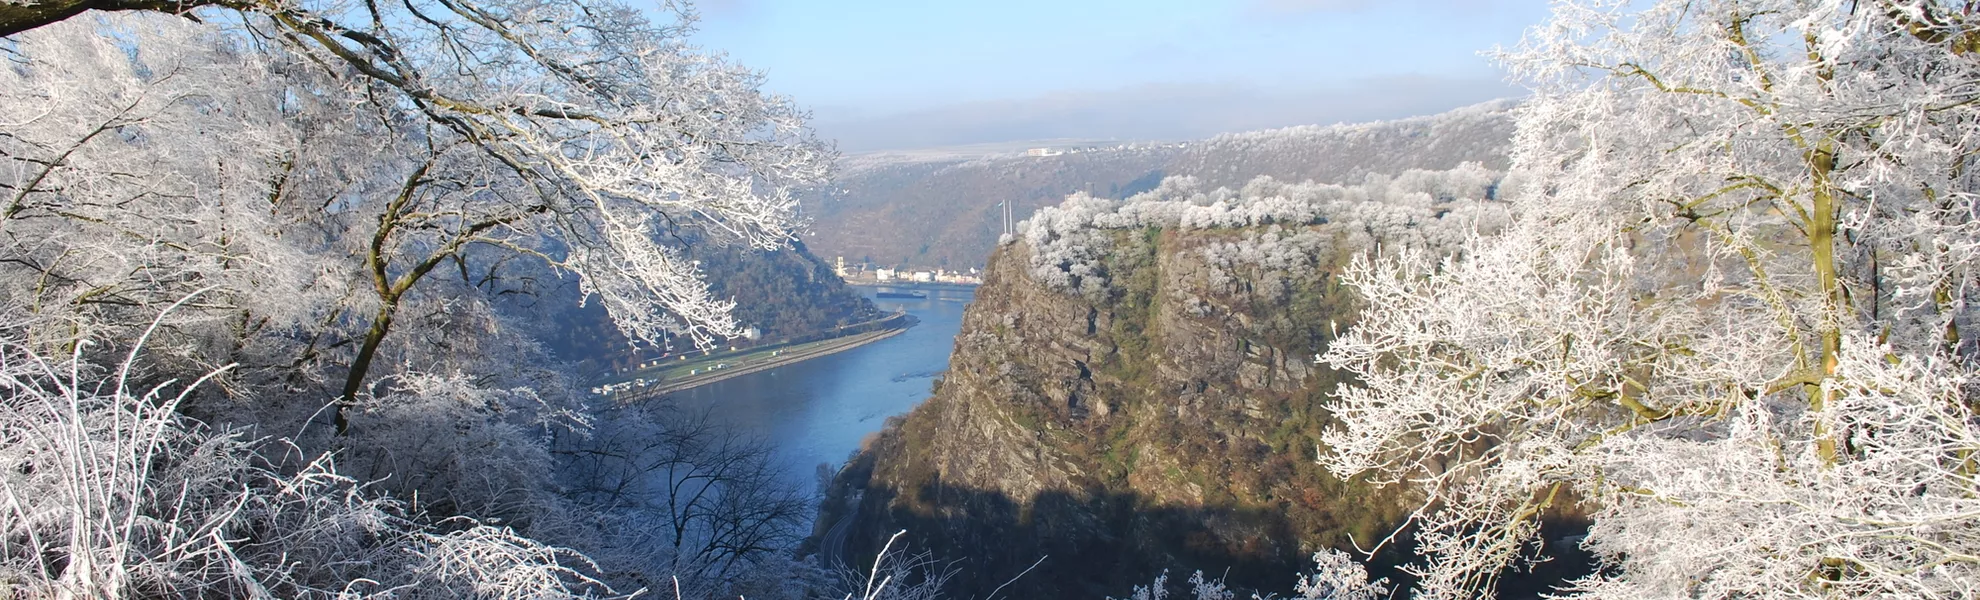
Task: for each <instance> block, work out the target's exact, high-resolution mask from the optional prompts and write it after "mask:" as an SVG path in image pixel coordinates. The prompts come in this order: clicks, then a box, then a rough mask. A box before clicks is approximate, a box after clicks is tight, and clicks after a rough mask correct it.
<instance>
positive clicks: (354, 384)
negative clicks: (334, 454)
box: [336, 298, 399, 436]
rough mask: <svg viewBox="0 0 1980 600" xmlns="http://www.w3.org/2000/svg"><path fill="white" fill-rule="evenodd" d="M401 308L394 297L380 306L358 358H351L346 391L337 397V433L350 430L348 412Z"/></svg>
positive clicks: (345, 384) (346, 378)
mask: <svg viewBox="0 0 1980 600" xmlns="http://www.w3.org/2000/svg"><path fill="white" fill-rule="evenodd" d="M398 308H399V299H398V298H392V299H390V300H389V301H387V302H385V304H384V305H383V306H380V307H378V316H377V317H374V318H373V319H372V320H371V328H370V329H368V330H366V331H365V332H364V345H363V346H360V347H359V348H358V354H357V358H355V359H352V360H351V372H350V374H348V375H345V376H344V393H343V395H341V396H339V397H338V398H337V412H336V421H337V435H338V436H343V435H344V434H346V433H349V432H350V429H351V418H350V414H349V413H348V412H347V411H349V410H350V407H351V406H353V405H355V404H356V403H357V393H358V390H359V389H360V388H363V387H364V376H365V373H366V372H368V371H370V370H371V360H372V359H373V358H375V357H377V356H378V344H379V343H380V342H383V341H385V334H386V333H387V332H390V331H391V330H392V313H393V312H395V311H397V310H398Z"/></svg>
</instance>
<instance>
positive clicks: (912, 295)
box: [873, 290, 928, 300]
mask: <svg viewBox="0 0 1980 600" xmlns="http://www.w3.org/2000/svg"><path fill="white" fill-rule="evenodd" d="M873 297H875V298H909V299H914V300H926V299H928V294H926V293H923V292H914V291H908V292H896V291H891V290H888V291H880V292H874V293H873Z"/></svg>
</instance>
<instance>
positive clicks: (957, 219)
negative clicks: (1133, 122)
mask: <svg viewBox="0 0 1980 600" xmlns="http://www.w3.org/2000/svg"><path fill="white" fill-rule="evenodd" d="M1516 105H1517V102H1516V101H1512V100H1497V101H1492V102H1487V103H1484V104H1478V105H1473V106H1468V107H1464V108H1460V109H1457V110H1453V111H1450V112H1447V113H1443V114H1438V115H1432V116H1426V117H1415V118H1409V119H1400V120H1395V121H1381V122H1374V123H1358V124H1346V125H1331V126H1302V127H1289V128H1284V129H1272V130H1265V131H1256V132H1249V133H1239V134H1229V135H1222V136H1217V137H1214V138H1210V139H1208V140H1201V141H1193V142H1186V143H1140V144H1113V145H1104V146H1103V145H1100V144H1103V142H1069V141H1056V140H1055V141H1052V142H1040V143H1039V144H1040V145H1041V147H1044V148H1050V149H1052V150H1054V151H1063V152H1064V153H1063V154H1058V155H1055V156H1027V155H1025V154H1024V152H1023V150H1024V149H1023V148H1021V146H1022V144H1007V145H1001V146H996V147H991V146H981V147H971V148H962V149H950V150H929V151H922V152H894V153H888V154H884V155H860V156H854V157H848V159H847V160H846V162H845V163H844V165H843V167H844V169H845V172H844V173H843V174H842V175H841V177H840V181H839V183H838V186H837V189H836V190H835V191H834V192H833V193H832V194H831V196H830V197H827V198H822V199H818V200H814V201H812V202H810V203H808V204H807V206H806V209H807V211H809V216H810V217H811V218H812V219H813V224H812V227H811V232H810V233H808V234H806V236H805V238H804V241H805V243H806V244H808V245H810V247H811V248H812V250H813V251H814V252H816V253H817V254H818V255H819V256H821V257H824V258H825V259H826V260H828V261H829V260H831V259H832V258H833V257H838V256H843V257H845V258H846V261H847V262H848V263H858V262H863V261H869V260H870V261H872V262H874V263H876V264H879V265H897V264H905V265H911V266H919V267H948V268H964V267H973V266H982V265H983V264H984V261H985V259H987V258H988V257H989V255H990V250H991V247H992V246H994V245H995V243H996V241H997V235H998V233H999V232H1000V231H1001V227H1000V225H999V217H1000V214H1001V212H1000V210H999V209H998V203H1000V202H1005V201H1010V202H1012V203H1013V206H1015V207H1016V211H1015V214H1016V216H1017V218H1018V219H1020V220H1022V219H1024V218H1026V217H1027V216H1029V215H1030V214H1031V213H1032V211H1034V210H1037V209H1038V208H1040V207H1044V206H1052V205H1056V204H1058V203H1059V202H1060V201H1061V200H1063V199H1064V198H1065V197H1066V196H1067V195H1069V194H1072V193H1074V192H1087V193H1089V194H1092V195H1095V196H1103V197H1109V198H1124V197H1126V196H1129V195H1133V194H1135V193H1139V192H1142V191H1147V190H1149V189H1152V188H1154V186H1155V185H1156V184H1157V183H1160V182H1161V180H1162V178H1164V177H1169V176H1178V175H1190V176H1195V177H1198V178H1200V179H1203V180H1204V182H1205V183H1207V184H1209V186H1211V187H1216V186H1233V187H1235V186H1239V185H1243V184H1244V183H1245V182H1246V181H1250V180H1251V179H1253V178H1256V177H1258V176H1261V175H1262V176H1270V177H1273V178H1275V179H1280V180H1286V181H1319V182H1333V183H1340V182H1358V181H1360V180H1361V179H1363V178H1365V177H1366V176H1367V175H1368V174H1370V173H1398V172H1401V171H1403V170H1405V169H1449V168H1452V167H1455V166H1457V165H1458V164H1459V163H1463V162H1479V163H1483V164H1484V165H1485V166H1486V167H1488V168H1492V169H1495V170H1496V169H1504V168H1505V167H1506V165H1507V157H1506V153H1505V149H1506V147H1507V143H1508V142H1509V141H1510V140H1511V138H1512V131H1513V127H1512V119H1511V112H1512V109H1513V107H1514V106H1516Z"/></svg>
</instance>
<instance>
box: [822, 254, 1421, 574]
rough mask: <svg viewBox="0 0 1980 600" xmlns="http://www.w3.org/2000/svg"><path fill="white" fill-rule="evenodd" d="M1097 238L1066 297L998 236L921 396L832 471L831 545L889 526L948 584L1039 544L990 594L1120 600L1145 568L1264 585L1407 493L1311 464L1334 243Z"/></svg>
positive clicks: (1008, 564)
mask: <svg viewBox="0 0 1980 600" xmlns="http://www.w3.org/2000/svg"><path fill="white" fill-rule="evenodd" d="M1330 227H1335V226H1332V225H1307V226H1298V227H1287V228H1279V227H1272V228H1270V229H1271V230H1273V231H1271V232H1269V233H1270V234H1271V236H1272V239H1276V236H1278V235H1281V234H1283V235H1287V236H1290V235H1292V234H1295V233H1301V232H1311V233H1315V234H1319V235H1317V236H1315V235H1307V236H1304V239H1308V240H1311V239H1338V237H1339V235H1338V232H1335V231H1334V230H1332V229H1329V228H1330ZM1112 235H1115V236H1116V238H1115V243H1114V248H1113V251H1112V252H1110V253H1109V254H1108V256H1107V258H1106V259H1105V265H1104V268H1105V270H1106V275H1107V282H1108V283H1107V285H1106V286H1105V290H1104V291H1102V292H1089V293H1087V294H1084V295H1081V294H1073V293H1067V292H1062V291H1055V290H1053V289H1048V288H1047V287H1045V286H1043V285H1041V284H1039V283H1037V282H1035V281H1033V280H1032V279H1030V278H1029V277H1028V276H1027V274H1026V273H1027V267H1026V265H1027V261H1028V258H1029V254H1028V253H1029V252H1030V249H1029V248H1028V247H1027V246H1026V245H1025V244H1024V243H1022V242H1018V243H1013V244H1007V245H1004V246H1002V247H1000V248H999V249H998V250H997V252H996V253H995V255H994V256H993V257H992V259H991V261H990V265H989V270H988V274H987V281H986V284H985V285H984V286H982V287H981V288H979V290H978V291H977V297H976V301H975V303H974V304H972V305H971V306H970V308H969V310H968V312H967V313H966V315H965V317H964V321H963V328H962V333H961V334H960V335H959V336H958V337H957V339H956V349H955V354H954V355H953V358H952V359H951V367H950V370H949V373H948V375H947V376H946V378H945V379H944V380H943V381H941V382H940V383H939V384H938V388H937V390H936V393H935V394H934V396H933V397H932V398H931V399H930V400H928V401H927V402H925V403H924V404H923V405H922V406H920V407H918V408H917V409H915V410H914V411H913V412H912V413H910V414H908V415H906V416H905V417H904V418H900V419H897V420H895V421H894V422H892V423H890V424H889V426H888V427H887V428H886V429H885V430H884V431H883V432H882V433H881V434H880V435H879V436H878V437H877V438H876V439H875V440H874V441H873V443H872V444H871V445H870V446H869V447H868V448H867V450H866V451H865V452H863V453H862V455H860V456H859V457H857V458H856V460H855V461H854V464H853V465H852V466H851V467H849V468H848V469H846V470H845V471H844V472H843V473H842V475H841V477H840V480H839V482H838V487H839V489H838V490H836V492H839V493H837V494H835V495H836V496H840V497H849V498H851V497H856V498H858V501H857V503H856V505H855V506H856V511H857V514H856V516H854V517H852V518H853V519H854V520H853V521H852V526H853V535H850V536H848V537H849V541H847V542H846V543H845V546H846V548H844V549H843V550H842V551H843V556H845V557H846V558H847V559H848V560H849V561H852V562H853V564H869V565H870V564H871V562H870V561H871V560H872V556H873V554H874V553H875V552H876V551H877V550H878V549H879V546H880V544H881V543H882V542H884V541H885V540H886V538H887V536H889V535H891V534H893V533H894V532H895V531H899V530H902V529H905V530H907V531H908V533H907V535H906V536H904V538H903V539H904V540H907V541H908V542H909V543H910V546H909V549H910V552H916V551H921V550H927V551H931V552H933V553H934V554H935V556H936V557H938V558H941V559H963V560H964V562H961V563H958V565H957V566H958V569H959V572H958V573H957V575H956V577H955V578H954V579H953V580H952V584H953V586H954V587H955V588H957V589H958V590H959V591H962V593H963V594H964V595H969V594H972V593H973V594H977V595H981V594H985V593H988V592H989V591H990V590H991V589H993V588H995V587H997V586H998V585H1000V584H1002V583H1004V582H1005V581H1006V580H1009V579H1010V578H1011V577H1013V576H1015V575H1017V574H1018V573H1019V572H1020V571H1023V570H1024V569H1025V568H1026V567H1027V566H1029V565H1031V564H1032V563H1033V562H1034V561H1037V560H1038V559H1039V557H1041V556H1046V555H1049V558H1046V559H1045V561H1044V562H1043V563H1042V564H1040V565H1039V566H1038V567H1037V569H1036V570H1034V571H1032V572H1031V573H1030V574H1028V575H1025V576H1024V578H1022V579H1019V580H1018V581H1017V582H1015V583H1012V584H1011V586H1010V587H1008V588H1006V590H1005V592H1004V593H1005V594H1006V595H1008V596H1009V597H1014V598H1023V597H1031V598H1041V597H1067V598H1070V597H1081V598H1102V597H1106V596H1109V595H1111V596H1116V597H1122V596H1125V595H1126V594H1127V593H1128V592H1129V591H1130V589H1131V587H1132V586H1133V585H1134V584H1144V585H1145V584H1146V583H1147V582H1149V581H1150V580H1152V579H1153V578H1154V577H1155V576H1157V575H1158V574H1160V573H1161V572H1162V571H1163V570H1164V569H1167V570H1170V571H1174V572H1177V573H1178V574H1179V577H1178V580H1180V579H1185V578H1187V573H1188V572H1189V571H1192V570H1197V569H1201V570H1204V571H1206V572H1208V573H1209V574H1210V575H1211V576H1212V577H1213V578H1214V577H1215V576H1216V575H1218V574H1220V573H1224V574H1227V577H1228V580H1229V581H1230V582H1232V583H1234V584H1239V585H1243V586H1245V587H1255V588H1262V589H1266V590H1273V591H1282V592H1283V591H1287V590H1288V589H1289V588H1290V587H1291V583H1292V579H1293V575H1294V574H1295V573H1296V572H1297V571H1299V569H1300V567H1301V565H1302V564H1303V563H1304V561H1305V560H1306V557H1308V556H1310V555H1311V554H1312V553H1313V552H1314V551H1315V550H1317V549H1319V548H1320V547H1323V546H1334V547H1342V548H1346V547H1348V546H1349V544H1350V543H1351V542H1350V539H1352V540H1353V541H1356V542H1359V543H1360V544H1361V545H1362V546H1363V547H1368V546H1371V545H1373V544H1374V543H1375V542H1376V541H1378V540H1380V539H1382V538H1383V537H1384V536H1386V535H1388V533H1389V532H1390V531H1391V530H1392V528H1393V527H1394V526H1395V525H1396V524H1398V523H1399V522H1400V521H1401V519H1402V518H1403V517H1404V516H1406V514H1407V511H1408V508H1409V507H1413V505H1412V504H1411V503H1410V500H1411V499H1410V498H1404V497H1399V496H1400V495H1399V494H1398V493H1397V492H1395V491H1394V490H1377V489H1374V488H1372V487H1371V486H1368V485H1366V484H1361V483H1354V482H1343V481H1340V480H1338V479H1335V478H1333V477H1332V476H1330V475H1328V474H1327V473H1325V472H1324V471H1323V470H1322V469H1320V468H1319V467H1317V466H1316V465H1314V464H1313V458H1314V452H1315V451H1316V447H1317V445H1318V442H1319V435H1320V433H1321V432H1322V431H1324V430H1325V429H1326V427H1327V426H1328V416H1327V412H1326V408H1325V399H1326V397H1327V395H1328V394H1329V393H1330V392H1331V391H1332V390H1333V389H1334V387H1335V386H1336V385H1337V383H1338V382H1339V379H1338V378H1339V375H1338V374H1336V373H1334V372H1332V371H1330V370H1328V369H1325V368H1323V367H1317V366H1315V365H1314V356H1315V355H1316V354H1317V353H1320V352H1323V351H1324V350H1325V348H1326V344H1327V342H1328V341H1329V339H1330V338H1331V336H1332V325H1331V324H1332V323H1333V322H1336V321H1339V322H1343V323H1345V322H1346V321H1347V320H1349V319H1350V318H1351V315H1350V314H1347V311H1349V310H1350V309H1349V306H1351V304H1350V302H1349V298H1348V292H1347V291H1346V290H1344V289H1342V288H1341V287H1340V286H1339V285H1338V284H1337V283H1336V281H1335V279H1334V274H1335V273H1337V272H1338V271H1339V269H1340V268H1341V266H1342V265H1343V264H1345V262H1346V261H1345V259H1344V258H1343V255H1344V253H1343V252H1340V251H1338V250H1335V244H1333V243H1325V242H1323V243H1321V244H1320V245H1319V246H1318V247H1316V248H1314V249H1313V250H1314V251H1312V252H1310V253H1301V254H1300V256H1304V257H1306V258H1305V259H1304V260H1303V261H1294V262H1295V263H1299V264H1287V263H1286V261H1284V260H1277V261H1270V263H1269V264H1268V263H1266V262H1260V263H1246V262H1245V261H1243V260H1235V261H1233V260H1229V259H1228V258H1222V259H1220V258H1218V257H1220V256H1223V257H1228V256H1231V255H1232V253H1231V252H1229V251H1228V249H1229V248H1232V247H1235V246H1234V245H1242V244H1244V243H1248V240H1252V241H1255V240H1257V239H1260V237H1259V236H1260V235H1261V228H1250V229H1239V230H1189V231H1177V230H1152V229H1151V230H1129V231H1119V232H1114V233H1113V234H1112ZM1220 247H1221V248H1224V249H1225V250H1226V251H1225V252H1222V253H1220V252H1218V251H1217V250H1218V248H1220ZM851 490H863V492H862V493H859V494H851V493H845V492H848V491H851ZM831 512H832V511H828V514H827V515H826V519H825V520H830V521H832V522H837V520H838V519H839V518H841V515H842V514H843V513H841V515H835V514H831ZM831 524H832V523H824V525H823V526H830V525H831ZM1396 558H1400V557H1395V556H1391V557H1388V559H1389V560H1388V561H1386V562H1393V560H1394V559H1396ZM1378 562H1384V561H1378Z"/></svg>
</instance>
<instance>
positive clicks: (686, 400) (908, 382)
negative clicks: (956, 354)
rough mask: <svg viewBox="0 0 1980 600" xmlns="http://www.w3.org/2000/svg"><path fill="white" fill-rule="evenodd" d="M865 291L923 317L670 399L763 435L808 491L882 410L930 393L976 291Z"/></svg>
mask: <svg viewBox="0 0 1980 600" xmlns="http://www.w3.org/2000/svg"><path fill="white" fill-rule="evenodd" d="M863 289H864V290H865V293H866V295H867V297H868V298H872V299H873V303H874V304H875V305H877V306H879V308H880V310H882V311H893V310H895V309H897V308H905V309H907V311H908V312H909V313H910V314H913V315H914V316H915V317H916V318H918V319H920V320H921V323H920V324H918V325H915V326H914V327H912V328H909V329H908V330H907V332H905V333H902V334H899V335H896V336H893V337H890V338H887V339H884V340H880V341H878V342H874V343H871V344H867V345H865V346H860V347H858V348H854V349H852V350H847V351H845V352H840V353H838V354H833V355H831V356H825V357H821V358H814V359H811V360H807V361H804V362H801V363H797V364H792V365H785V366H782V367H778V368H775V369H771V370H768V371H763V372H759V373H751V374H749V375H744V376H741V377H736V378H733V379H728V380H725V381H719V382H716V383H712V384H709V385H705V386H701V387H697V388H694V389H689V390H683V391H680V392H677V393H675V394H673V395H672V398H673V400H674V402H676V403H677V404H678V405H679V406H680V407H682V408H685V409H689V410H696V411H699V410H703V409H706V410H708V411H709V413H710V415H711V416H712V417H713V418H714V419H715V420H716V421H718V422H720V423H723V424H725V425H728V426H729V427H731V428H732V430H733V431H734V432H735V433H738V434H741V435H745V436H751V437H757V438H761V439H763V440H766V441H768V442H770V443H771V444H772V445H773V446H775V447H776V449H777V455H778V461H779V463H780V467H782V469H783V470H785V471H787V472H788V473H789V474H790V476H791V477H792V481H793V483H797V484H799V485H802V486H804V487H803V488H802V489H805V490H811V489H812V487H813V486H814V485H815V484H816V482H817V476H816V474H817V469H818V465H819V464H821V463H822V464H826V465H829V466H830V468H833V469H836V468H838V467H839V465H840V464H842V463H844V462H845V461H846V459H847V458H848V457H850V456H851V455H852V454H853V452H854V451H855V450H858V449H859V447H860V443H861V441H862V440H864V439H865V438H866V437H867V436H870V435H872V434H874V433H876V432H878V431H880V427H881V425H883V424H885V422H886V420H887V417H890V416H893V415H898V414H903V413H906V412H907V411H909V410H910V409H913V408H914V407H915V405H917V404H920V403H921V401H922V400H926V399H927V398H928V396H929V391H930V389H931V387H932V386H933V384H934V382H935V379H936V378H938V377H941V375H942V373H943V372H944V371H945V370H947V369H948V368H949V353H950V352H951V351H952V350H954V349H955V339H956V333H957V332H958V331H960V330H961V329H962V314H963V308H964V307H966V306H968V305H969V301H970V300H971V298H973V297H974V291H973V290H928V291H927V294H928V297H927V298H926V299H897V298H874V297H873V295H874V293H875V292H876V291H877V290H875V289H874V288H863Z"/></svg>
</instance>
